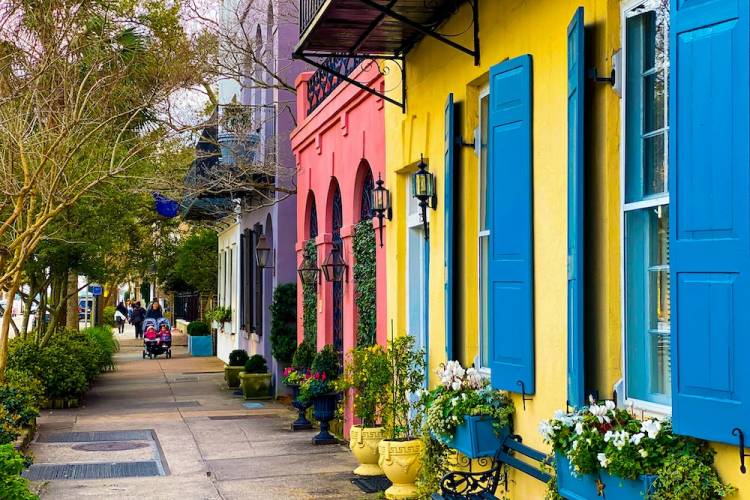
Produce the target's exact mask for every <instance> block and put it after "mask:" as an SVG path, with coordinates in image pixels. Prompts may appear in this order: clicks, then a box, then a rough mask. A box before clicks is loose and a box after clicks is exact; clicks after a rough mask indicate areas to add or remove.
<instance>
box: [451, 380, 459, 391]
mask: <svg viewBox="0 0 750 500" xmlns="http://www.w3.org/2000/svg"><path fill="white" fill-rule="evenodd" d="M460 388H461V382H459V381H458V380H456V381H453V382H451V389H453V390H454V391H457V390H459V389H460Z"/></svg>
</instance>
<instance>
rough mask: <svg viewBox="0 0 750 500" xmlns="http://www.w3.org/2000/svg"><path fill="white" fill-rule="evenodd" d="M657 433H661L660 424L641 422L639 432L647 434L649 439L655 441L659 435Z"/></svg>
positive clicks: (657, 422) (654, 421) (647, 421)
mask: <svg viewBox="0 0 750 500" xmlns="http://www.w3.org/2000/svg"><path fill="white" fill-rule="evenodd" d="M659 431H661V422H659V421H658V420H656V419H652V420H646V421H645V422H641V432H645V433H646V434H648V437H649V438H650V439H656V436H658V435H659Z"/></svg>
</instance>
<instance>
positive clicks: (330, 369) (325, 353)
mask: <svg viewBox="0 0 750 500" xmlns="http://www.w3.org/2000/svg"><path fill="white" fill-rule="evenodd" d="M310 369H311V370H312V371H313V372H314V373H325V374H326V378H327V379H328V380H334V379H336V378H338V376H339V373H341V364H340V363H339V353H338V352H337V351H336V349H334V348H333V346H332V345H331V344H328V345H325V346H323V349H321V350H320V352H318V353H317V354H316V355H315V358H313V362H312V366H311V367H310Z"/></svg>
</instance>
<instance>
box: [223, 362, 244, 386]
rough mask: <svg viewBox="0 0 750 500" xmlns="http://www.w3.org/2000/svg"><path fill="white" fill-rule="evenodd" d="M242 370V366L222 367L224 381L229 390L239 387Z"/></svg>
mask: <svg viewBox="0 0 750 500" xmlns="http://www.w3.org/2000/svg"><path fill="white" fill-rule="evenodd" d="M244 369H245V367H244V366H229V365H224V380H225V381H226V383H227V386H228V387H229V388H230V389H237V388H238V387H239V386H240V373H242V372H243V370H244Z"/></svg>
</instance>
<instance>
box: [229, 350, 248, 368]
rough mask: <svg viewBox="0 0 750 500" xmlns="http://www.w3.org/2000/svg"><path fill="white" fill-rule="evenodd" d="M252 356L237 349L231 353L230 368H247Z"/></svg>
mask: <svg viewBox="0 0 750 500" xmlns="http://www.w3.org/2000/svg"><path fill="white" fill-rule="evenodd" d="M248 359H250V356H248V355H247V351H246V350H244V349H235V350H234V351H232V352H230V353H229V366H245V363H247V360H248Z"/></svg>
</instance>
